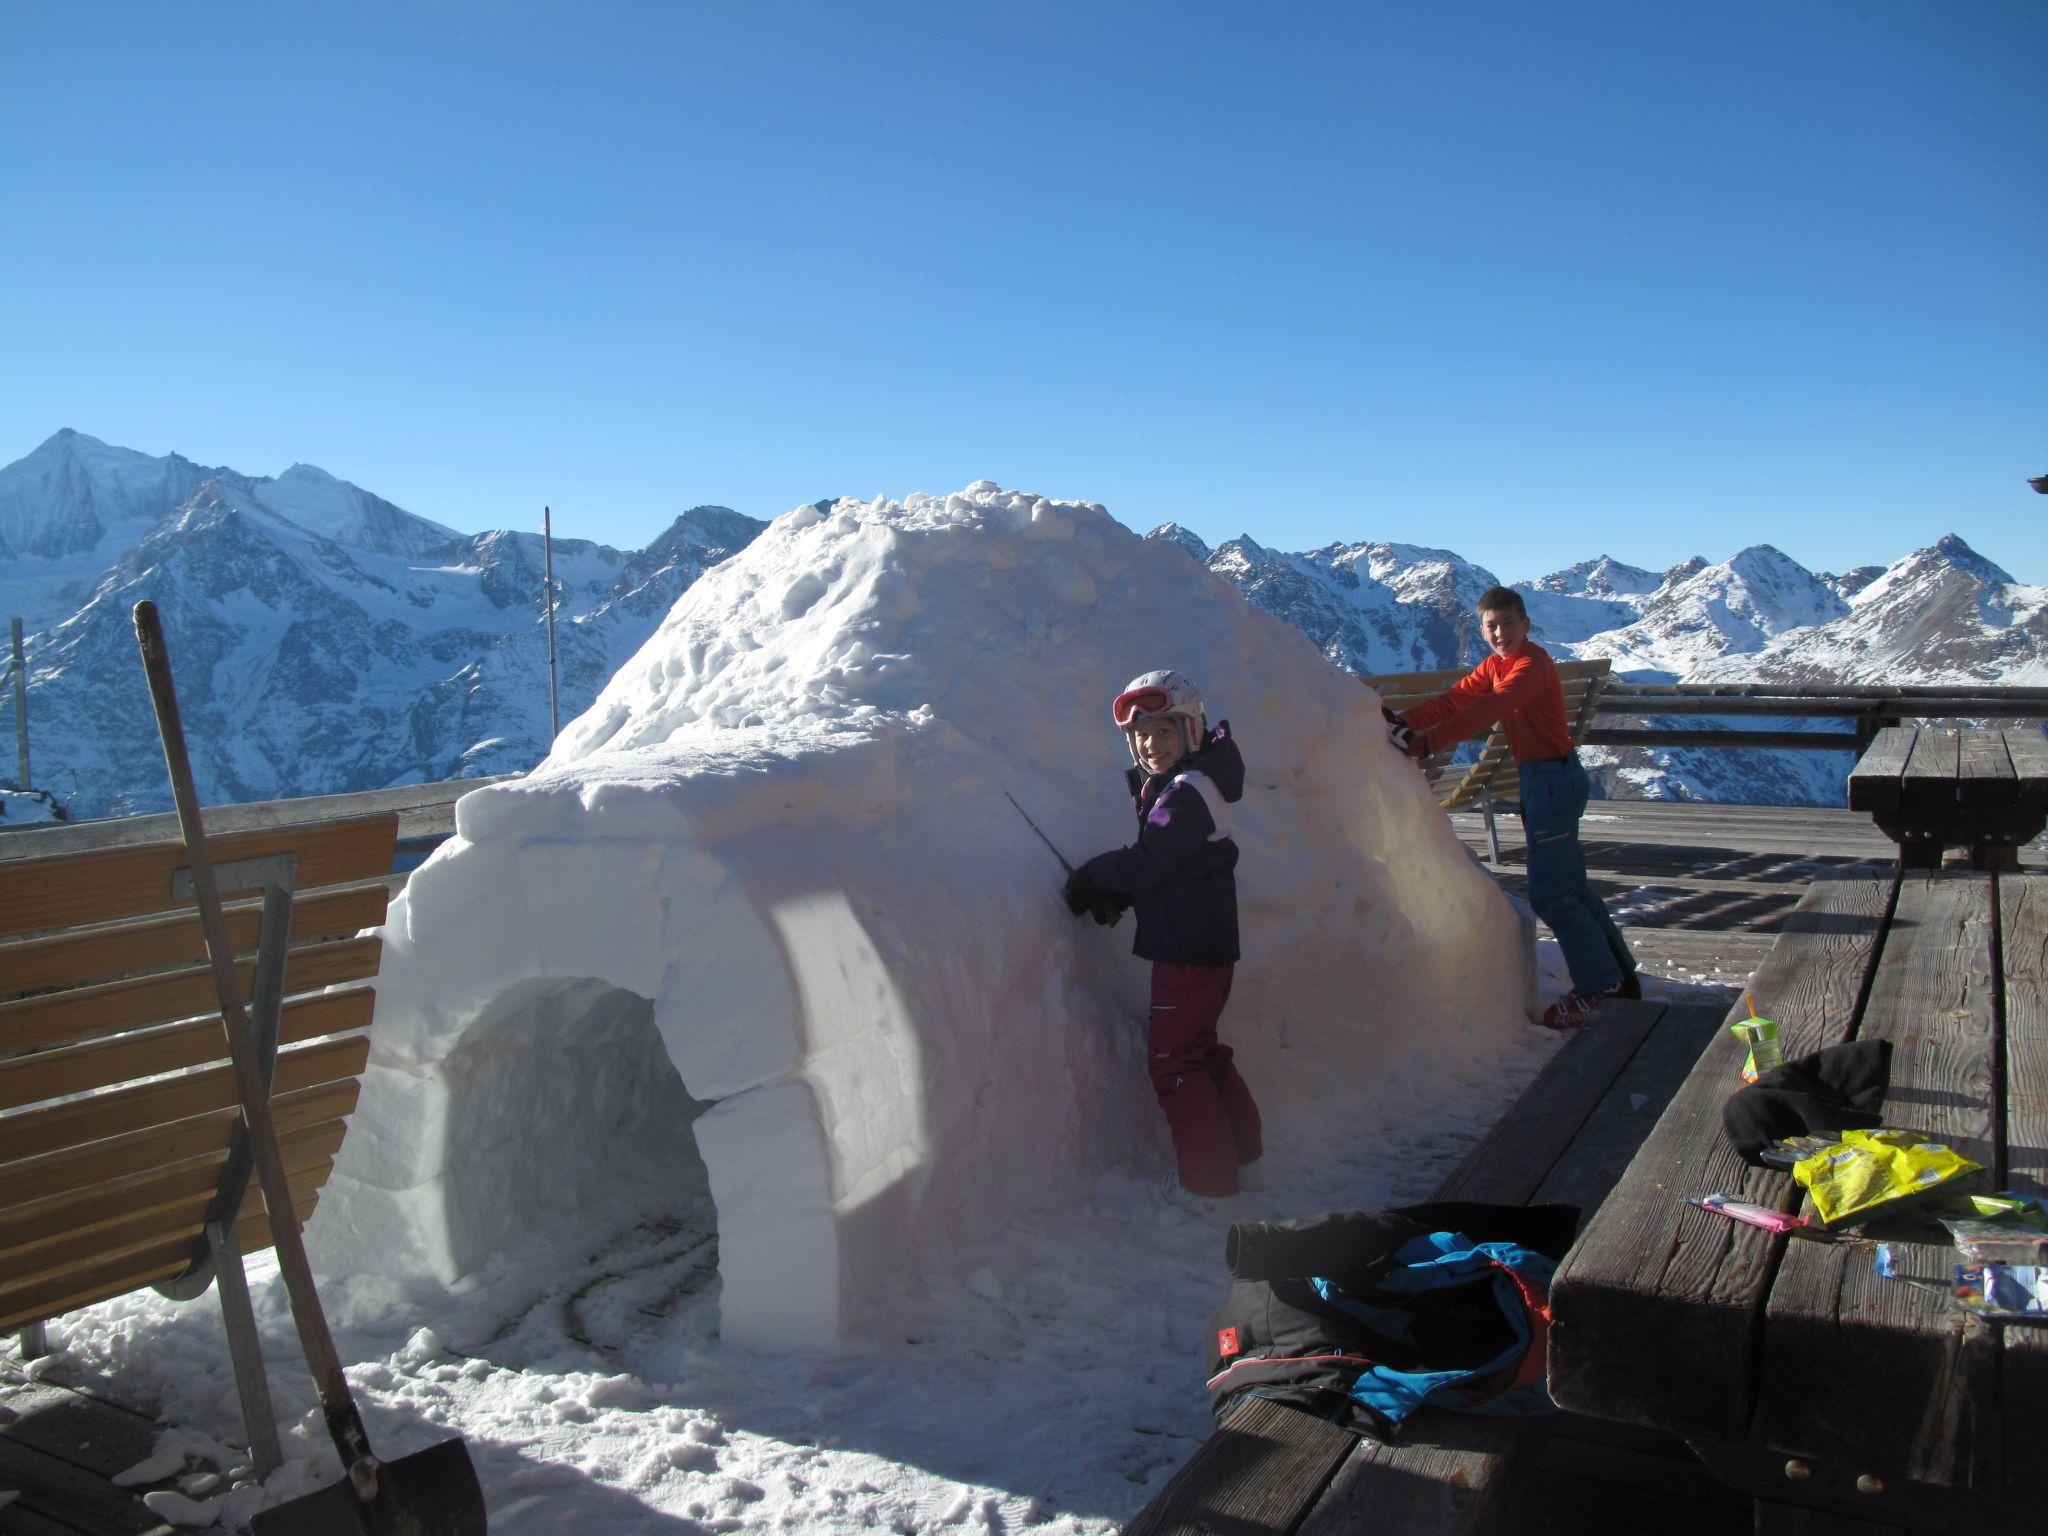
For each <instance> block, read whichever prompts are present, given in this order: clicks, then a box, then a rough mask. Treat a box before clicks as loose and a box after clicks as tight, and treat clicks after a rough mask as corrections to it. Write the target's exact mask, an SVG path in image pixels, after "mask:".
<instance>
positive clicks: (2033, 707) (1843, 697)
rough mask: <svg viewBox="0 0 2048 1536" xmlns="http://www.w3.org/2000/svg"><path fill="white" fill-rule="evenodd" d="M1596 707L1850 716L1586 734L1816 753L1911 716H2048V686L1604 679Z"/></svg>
mask: <svg viewBox="0 0 2048 1536" xmlns="http://www.w3.org/2000/svg"><path fill="white" fill-rule="evenodd" d="M1593 712H1594V714H1595V715H1596V716H1597V717H1602V718H1614V717H1617V716H1619V717H1622V718H1637V719H1639V718H1642V717H1644V716H1650V715H1662V716H1673V715H1702V716H1706V717H1708V718H1710V719H1713V718H1720V719H1727V718H1729V717H1730V716H1758V717H1764V718H1771V719H1779V720H1786V719H1815V718H1820V719H1842V720H1847V721H1850V722H1852V723H1853V728H1852V729H1850V730H1845V731H1768V730H1763V731H1747V730H1717V729H1711V728H1707V729H1686V728H1684V727H1678V726H1636V727H1629V726H1607V725H1598V724H1596V725H1595V726H1594V727H1593V728H1592V729H1591V730H1589V731H1588V732H1587V733H1586V737H1585V740H1586V744H1587V745H1588V746H1595V747H1728V748H1736V749H1741V750H1749V751H1754V750H1757V749H1758V748H1778V749H1789V750H1792V751H1808V752H1824V751H1832V752H1861V751H1862V750H1863V749H1864V748H1865V747H1868V746H1869V745H1870V743H1871V741H1872V740H1873V739H1874V738H1875V737H1876V735H1877V733H1878V732H1879V731H1881V730H1883V729H1884V728H1885V727H1887V726H1895V725H1903V724H1904V723H1905V722H1906V721H1908V720H2043V719H2048V688H2000V687H1990V686H1968V685H1963V684H1921V685H1914V686H1899V687H1889V686H1884V685H1881V684H1878V685H1856V684H1842V683H1833V684H1827V685H1825V686H1818V687H1808V686H1796V685H1791V684H1782V683H1630V682H1621V681H1616V680H1615V679H1613V678H1608V679H1605V680H1603V681H1602V683H1601V684H1600V689H1599V693H1598V696H1597V697H1596V698H1595V700H1594V704H1593Z"/></svg>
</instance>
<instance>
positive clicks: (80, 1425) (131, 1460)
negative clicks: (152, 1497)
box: [0, 1359, 177, 1536]
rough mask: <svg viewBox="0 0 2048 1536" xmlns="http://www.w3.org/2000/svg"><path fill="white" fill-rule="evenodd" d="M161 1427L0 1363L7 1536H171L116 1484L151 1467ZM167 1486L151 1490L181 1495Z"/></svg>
mask: <svg viewBox="0 0 2048 1536" xmlns="http://www.w3.org/2000/svg"><path fill="white" fill-rule="evenodd" d="M156 1430H157V1427H156V1423H155V1421H154V1420H152V1419H150V1418H148V1417H147V1416H146V1415H143V1414H140V1413H137V1412H135V1411H134V1410H132V1409H130V1408H125V1407H122V1406H121V1405H120V1404H119V1403H117V1402H116V1401H115V1400H113V1399H112V1398H110V1397H108V1396H107V1395H105V1390H104V1384H99V1383H93V1384H87V1390H86V1391H76V1390H73V1389H72V1388H70V1387H62V1386H58V1385H56V1384H54V1383H52V1382H47V1381H41V1382H39V1381H31V1380H30V1379H29V1378H28V1376H26V1375H25V1374H24V1373H23V1372H22V1371H21V1369H20V1368H19V1367H18V1366H17V1365H15V1363H14V1362H13V1361H12V1360H11V1359H9V1360H0V1493H4V1492H11V1493H13V1494H14V1495H15V1497H13V1498H12V1499H9V1500H8V1501H7V1502H6V1503H5V1504H0V1536H171V1531H172V1529H173V1528H172V1527H171V1526H169V1525H167V1524H165V1523H164V1522H163V1521H162V1520H159V1519H158V1518H157V1517H156V1516H155V1515H153V1514H151V1513H150V1511H149V1508H148V1506H147V1505H145V1504H144V1503H143V1502H142V1499H141V1498H140V1494H141V1493H143V1492H144V1491H145V1489H143V1488H116V1487H115V1486H114V1483H113V1479H114V1477H115V1476H116V1475H117V1474H119V1473H121V1472H125V1471H127V1470H128V1469H129V1468H130V1467H132V1466H134V1465H135V1464H136V1463H138V1462H141V1461H144V1460H147V1459H148V1457H149V1455H150V1453H151V1451H152V1450H153V1449H154V1447H155V1440H156ZM176 1486H177V1484H176V1482H175V1481H174V1480H173V1479H171V1478H165V1479H164V1480H162V1481H161V1482H158V1483H152V1484H148V1485H147V1487H148V1488H175V1487H176Z"/></svg>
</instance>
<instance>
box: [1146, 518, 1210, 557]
mask: <svg viewBox="0 0 2048 1536" xmlns="http://www.w3.org/2000/svg"><path fill="white" fill-rule="evenodd" d="M1145 537H1146V538H1147V539H1156V540H1158V541H1159V542H1160V543H1161V544H1177V545H1179V546H1180V547H1181V548H1182V549H1184V550H1186V551H1187V552H1188V553H1189V554H1191V555H1193V556H1194V557H1195V559H1196V560H1197V561H1199V562H1200V563H1202V564H1203V565H1207V564H1208V563H1209V546H1208V545H1206V544H1204V543H1203V542H1202V539H1201V536H1200V535H1199V534H1197V533H1196V532H1195V531H1194V530H1193V529H1192V528H1183V527H1181V525H1180V524H1179V523H1161V524H1160V525H1159V526H1158V527H1157V528H1154V529H1153V530H1152V531H1151V532H1150V533H1148V534H1146V535H1145Z"/></svg>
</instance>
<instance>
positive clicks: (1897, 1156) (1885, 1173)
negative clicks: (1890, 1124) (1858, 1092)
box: [1792, 1130, 1984, 1227]
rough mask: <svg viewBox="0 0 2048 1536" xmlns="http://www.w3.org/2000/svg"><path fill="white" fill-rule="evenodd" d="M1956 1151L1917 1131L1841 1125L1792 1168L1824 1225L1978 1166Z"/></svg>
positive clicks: (1852, 1218) (1855, 1218) (1860, 1215)
mask: <svg viewBox="0 0 2048 1536" xmlns="http://www.w3.org/2000/svg"><path fill="white" fill-rule="evenodd" d="M1983 1166H1984V1165H1983V1164H1982V1163H1973V1162H1971V1161H1970V1160H1969V1159H1968V1158H1967V1157H1964V1156H1963V1155H1962V1154H1961V1153H1959V1152H1957V1151H1955V1150H1954V1149H1953V1148H1951V1147H1949V1146H1946V1145H1944V1144H1943V1143H1941V1142H1938V1141H1929V1140H1927V1139H1926V1138H1925V1137H1923V1136H1922V1135H1921V1134H1920V1133H1919V1132H1918V1131H1889V1130H1876V1131H1844V1132H1842V1135H1841V1139H1840V1140H1839V1141H1837V1142H1835V1143H1833V1144H1831V1145H1830V1146H1828V1147H1826V1148H1825V1149H1823V1150H1822V1151H1820V1152H1817V1153H1815V1154H1814V1155H1813V1156H1811V1157H1808V1158H1805V1159H1802V1160H1801V1161H1800V1162H1799V1163H1798V1164H1797V1165H1796V1166H1794V1168H1793V1169H1792V1177H1793V1178H1795V1179H1797V1180H1798V1181H1799V1182H1800V1183H1801V1184H1803V1185H1805V1186H1806V1191H1807V1193H1808V1194H1809V1195H1811V1196H1812V1197H1813V1207H1814V1209H1815V1210H1816V1211H1818V1212H1819V1213H1820V1219H1821V1220H1822V1221H1823V1222H1824V1223H1826V1224H1827V1225H1828V1226H1831V1227H1832V1226H1838V1225H1843V1224H1847V1223H1851V1222H1859V1221H1863V1220H1865V1219H1867V1218H1869V1217H1871V1216H1875V1215H1877V1214H1878V1212H1880V1211H1882V1210H1889V1209H1892V1208H1895V1207H1896V1206H1897V1204H1898V1203H1899V1202H1900V1201H1902V1200H1910V1199H1917V1198H1919V1197H1920V1196H1923V1195H1928V1194H1932V1193H1933V1192H1934V1191H1935V1190H1938V1189H1941V1188H1942V1187H1943V1186H1945V1185H1947V1184H1949V1183H1951V1182H1952V1181H1954V1180H1956V1179H1959V1178H1961V1177H1963V1176H1964V1175H1965V1174H1970V1173H1977V1172H1980V1171H1981V1170H1982V1168H1983Z"/></svg>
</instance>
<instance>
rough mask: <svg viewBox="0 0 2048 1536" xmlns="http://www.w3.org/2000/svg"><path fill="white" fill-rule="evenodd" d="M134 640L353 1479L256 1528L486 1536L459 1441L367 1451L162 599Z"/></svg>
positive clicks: (287, 1261) (253, 1118)
mask: <svg viewBox="0 0 2048 1536" xmlns="http://www.w3.org/2000/svg"><path fill="white" fill-rule="evenodd" d="M135 638H136V641H137V642H138V643H139V644H140V645H141V647H142V666H143V670H144V671H145V672H146V673H148V675H149V693H150V698H151V701H152V702H153V703H154V704H155V706H156V723H157V732H158V734H159V735H160V736H162V738H163V746H164V763H165V765H166V766H167V767H168V768H169V769H170V774H171V797H172V799H173V800H175V801H176V802H177V807H178V826H179V829H180V830H181V831H182V832H183V833H184V836H185V855H186V858H187V859H188V860H189V861H190V863H191V867H192V888H193V894H194V897H195V899H196V900H197V902H198V906H199V923H200V927H201V928H202V929H203V930H204V932H205V934H206V953H207V957H208V959H209V960H211V961H212V963H213V979H214V986H215V989H216V990H217V991H218V992H219V994H220V1016H221V1023H222V1024H223V1025H224V1026H225V1027H226V1030H227V1036H228V1055H229V1057H230V1058H231V1059H232V1061H233V1063H234V1071H235V1094H236V1097H237V1099H238V1100H239V1101H240V1104H241V1110H242V1121H243V1124H244V1125H246V1126H247V1127H248V1130H249V1144H250V1148H251V1150H252V1151H253V1152H254V1153H255V1157H256V1175H257V1178H258V1179H259V1180H260V1182H261V1184H262V1188H263V1203H264V1206H265V1208H266V1209H267V1210H268V1212H269V1214H270V1230H271V1233H272V1235H273V1236H274V1237H275V1239H276V1242H277V1264H278V1269H279V1270H280V1271H281V1272H282V1274H283V1275H284V1285H285V1291H286V1293H287V1294H288V1295H289V1296H290V1298H291V1305H292V1321H293V1322H295V1323H296V1324H298V1329H299V1342H300V1344H301V1345H302V1346H303V1347H304V1349H305V1351H306V1364H307V1365H308V1366H309V1367H310V1368H311V1369H312V1372H313V1383H314V1386H315V1388H316V1389H317V1390H318V1392H319V1395H320V1410H321V1413H322V1414H323V1415H324V1416H325V1418H326V1420H327V1432H328V1433H329V1434H330V1435H332V1436H333V1437H334V1448H335V1449H336V1450H337V1451H339V1452H340V1453H341V1464H342V1466H343V1467H344V1468H346V1469H347V1471H348V1479H347V1481H346V1482H341V1483H336V1484H334V1485H332V1486H331V1487H327V1488H322V1489H320V1490H318V1491H317V1492H314V1493H309V1494H307V1495H305V1496H304V1497H303V1498H297V1499H294V1500H292V1501H291V1502H290V1503H289V1504H281V1505H279V1506H278V1507H277V1508H275V1509H269V1510H265V1511H264V1512H263V1513H262V1514H260V1515H257V1516H256V1517H255V1519H254V1520H252V1521H251V1522H250V1528H251V1529H252V1530H254V1531H255V1532H256V1536H484V1531H485V1519H484V1495H483V1489H482V1488H481V1487H480V1486H479V1485H478V1483H477V1480H476V1469H475V1467H473V1466H472V1465H471V1464H470V1460H469V1447H468V1446H466V1445H464V1444H463V1442H462V1441H461V1440H460V1439H456V1440H444V1441H442V1442H441V1443H440V1444H439V1445H435V1446H430V1447H429V1448H428V1449H426V1450H424V1451H417V1452H415V1453H414V1454H412V1455H410V1456H401V1457H399V1458H398V1459H397V1460H396V1461H380V1460H378V1459H377V1457H376V1455H375V1454H374V1453H373V1452H372V1451H371V1449H370V1439H369V1435H368V1434H367V1433H366V1432H365V1431H364V1429H363V1419H362V1415H361V1414H359V1413H358V1412H357V1411H356V1403H355V1398H354V1397H353V1396H352V1395H351V1394H350V1392H349V1386H348V1377H347V1376H345V1375H343V1374H342V1369H341V1359H340V1357H339V1356H338V1355H336V1354H335V1352H334V1339H333V1336H332V1335H330V1334H329V1333H328V1331H327V1317H326V1314H324V1313H323V1312H322V1311H321V1310H320V1297H319V1295H318V1294H317V1293H316V1292H315V1291H314V1289H313V1271H312V1269H311V1268H310V1266H308V1264H307V1263H306V1246H305V1241H304V1239H303V1238H302V1237H301V1236H300V1234H299V1221H298V1217H297V1216H296V1215H295V1214H294V1212H293V1210H292V1195H291V1187H290V1185H289V1184H288V1183H287V1181H286V1179H285V1171H284V1158H283V1156H282V1155H281V1154H280V1153H279V1152H278V1148H277V1127H276V1126H275V1124H273V1122H272V1120H271V1115H270V1095H269V1094H268V1092H266V1091H265V1089H264V1086H263V1073H262V1066H261V1063H260V1061H259V1058H258V1054H257V1049H256V1041H255V1038H254V1035H253V1033H252V1032H251V1030H250V1027H249V1020H248V1016H247V1015H246V1014H244V1013H243V1011H242V993H241V985H240V982H239V979H238V978H237V976H236V974H235V950H234V946H233V944H231V943H230V942H229V940H228V932H227V924H226V922H225V920H224V919H223V918H222V916H221V909H220V889H219V887H218V885H217V884H216V883H215V881H214V878H213V862H212V860H211V859H210V858H208V856H207V852H206V837H205V833H204V831H203V830H202V828H201V826H200V823H199V799H198V796H197V795H196V794H194V792H193V789H192V764H191V762H190V761H189V760H188V758H187V757H186V754H185V728H184V726H183V725H182V724H181V723H180V722H179V719H178V697H177V694H176V693H175V692H173V691H172V688H171V662H170V657H169V655H168V654H167V653H166V651H165V649H164V632H163V625H162V623H161V622H160V621H159V620H158V618H157V613H156V605H155V604H154V603H147V602H143V603H137V604H136V605H135Z"/></svg>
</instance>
